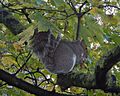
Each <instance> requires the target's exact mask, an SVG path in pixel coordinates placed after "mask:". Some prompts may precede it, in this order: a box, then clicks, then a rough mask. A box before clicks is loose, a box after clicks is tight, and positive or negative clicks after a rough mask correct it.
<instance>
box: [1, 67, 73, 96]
mask: <svg viewBox="0 0 120 96" xmlns="http://www.w3.org/2000/svg"><path fill="white" fill-rule="evenodd" d="M0 80H3V81H5V82H6V83H7V84H9V85H11V86H15V87H17V88H20V89H22V90H24V91H27V92H28V93H31V94H35V95H36V96H75V95H66V94H59V93H55V92H50V91H46V90H44V89H41V88H39V87H38V86H34V85H32V84H30V83H28V82H25V81H23V80H22V79H19V78H16V77H15V76H13V75H11V74H9V73H7V72H5V71H3V70H2V69H0Z"/></svg>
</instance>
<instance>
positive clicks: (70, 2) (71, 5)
mask: <svg viewBox="0 0 120 96" xmlns="http://www.w3.org/2000/svg"><path fill="white" fill-rule="evenodd" d="M68 5H69V6H70V7H71V9H72V10H73V11H74V13H75V14H77V13H78V12H77V10H76V8H75V6H74V4H73V2H72V1H71V0H69V2H68Z"/></svg>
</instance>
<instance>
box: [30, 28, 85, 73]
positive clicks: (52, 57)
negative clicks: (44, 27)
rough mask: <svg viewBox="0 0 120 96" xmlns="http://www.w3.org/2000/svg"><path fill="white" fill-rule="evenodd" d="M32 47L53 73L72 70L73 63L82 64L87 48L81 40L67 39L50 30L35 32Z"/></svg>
mask: <svg viewBox="0 0 120 96" xmlns="http://www.w3.org/2000/svg"><path fill="white" fill-rule="evenodd" d="M32 49H33V52H34V53H35V54H36V55H37V56H38V58H39V59H40V60H41V61H42V63H43V64H45V67H46V69H47V70H48V71H50V72H51V73H55V74H61V73H68V72H70V71H72V69H73V68H74V66H75V64H83V62H84V61H85V59H86V58H87V49H86V47H85V44H84V43H83V41H82V40H76V41H67V40H62V39H61V37H60V36H58V37H57V38H55V37H54V35H53V34H52V32H51V31H50V30H48V31H47V32H35V34H34V36H33V38H32Z"/></svg>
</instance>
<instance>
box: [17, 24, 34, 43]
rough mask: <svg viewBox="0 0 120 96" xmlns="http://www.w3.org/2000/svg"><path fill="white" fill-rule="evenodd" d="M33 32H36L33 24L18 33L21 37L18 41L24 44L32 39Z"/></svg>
mask: <svg viewBox="0 0 120 96" xmlns="http://www.w3.org/2000/svg"><path fill="white" fill-rule="evenodd" d="M33 33H34V26H33V25H31V26H29V27H28V28H27V29H26V30H24V31H23V32H21V33H20V34H18V36H19V37H20V38H21V39H20V41H19V42H18V43H19V44H23V43H24V42H25V41H27V40H29V39H30V37H31V36H32V35H33Z"/></svg>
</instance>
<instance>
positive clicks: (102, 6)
mask: <svg viewBox="0 0 120 96" xmlns="http://www.w3.org/2000/svg"><path fill="white" fill-rule="evenodd" d="M104 7H114V8H116V9H118V10H120V7H118V6H115V5H99V6H98V8H104Z"/></svg>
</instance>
